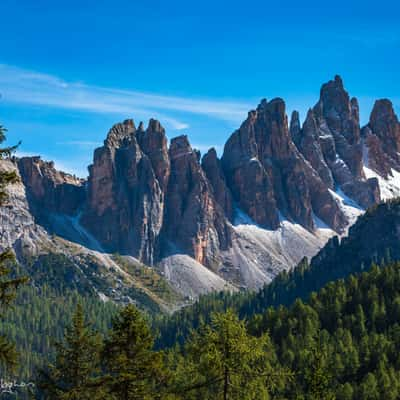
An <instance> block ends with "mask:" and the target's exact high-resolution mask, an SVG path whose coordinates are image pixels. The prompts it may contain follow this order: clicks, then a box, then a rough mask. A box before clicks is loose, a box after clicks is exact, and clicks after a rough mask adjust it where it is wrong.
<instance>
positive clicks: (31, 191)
mask: <svg viewBox="0 0 400 400" xmlns="http://www.w3.org/2000/svg"><path fill="white" fill-rule="evenodd" d="M18 168H19V171H20V174H21V178H22V181H23V183H24V185H25V187H26V191H27V197H28V199H29V201H30V206H31V207H32V208H33V212H34V214H35V215H36V216H37V217H39V219H40V218H46V215H48V214H49V213H58V214H67V215H72V214H75V213H76V212H77V211H78V210H79V208H81V207H82V206H83V205H84V204H85V197H86V196H85V188H84V180H82V179H79V178H77V177H75V176H73V175H70V174H66V173H64V172H61V171H58V170H56V169H55V167H54V163H53V162H46V161H43V160H42V159H41V158H40V157H23V158H20V159H19V160H18Z"/></svg>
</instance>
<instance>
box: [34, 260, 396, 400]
mask: <svg viewBox="0 0 400 400" xmlns="http://www.w3.org/2000/svg"><path fill="white" fill-rule="evenodd" d="M84 320H85V318H84V315H83V311H82V308H81V307H78V309H77V312H76V313H75V317H74V318H73V323H72V325H71V327H70V328H69V329H68V331H67V332H66V335H65V338H64V341H63V342H62V343H61V344H59V345H58V346H57V347H56V359H55V362H54V363H51V364H49V365H48V366H47V367H45V368H44V369H43V368H42V369H41V370H40V371H39V374H38V378H37V388H38V390H39V392H40V393H38V394H37V397H38V398H43V399H52V400H57V399H89V398H91V399H96V398H97V399H105V400H106V399H127V400H129V399H149V400H150V399H168V400H172V399H173V400H177V399H179V400H183V399H185V400H186V399H187V400H195V399H196V400H197V399H199V400H200V399H216V400H218V399H224V400H225V399H241V400H242V399H244V400H251V399H254V400H255V399H304V400H305V399H337V400H356V399H365V400H377V399H388V400H395V399H398V398H399V397H400V352H399V350H400V263H392V264H390V265H388V266H386V267H384V268H378V267H376V266H373V267H372V268H371V269H370V270H369V271H368V272H363V273H361V274H360V275H358V276H353V275H352V276H350V277H349V278H348V279H347V280H338V281H336V282H333V283H329V284H328V285H327V286H325V287H324V288H323V289H321V290H320V291H319V292H318V293H313V294H312V295H311V297H310V299H309V302H308V303H304V302H303V301H302V300H300V299H298V300H296V301H295V303H294V304H293V305H292V306H290V307H289V308H288V307H285V306H279V307H278V308H273V307H271V308H268V309H266V310H264V312H263V313H261V314H257V315H255V316H254V317H253V318H251V319H250V320H247V321H245V320H240V319H239V317H238V315H237V314H236V313H235V312H233V311H231V310H228V311H227V312H224V313H214V314H213V315H212V317H211V320H210V323H208V324H206V323H200V326H199V328H198V329H197V330H195V331H192V332H191V333H190V335H189V337H188V338H187V340H186V341H185V343H184V344H183V345H181V346H178V345H177V346H175V347H174V348H172V349H169V350H164V351H159V350H155V349H154V336H153V335H152V333H151V330H150V328H149V326H148V324H147V322H146V320H145V318H144V317H143V315H142V314H141V313H140V312H139V311H138V310H137V309H136V308H135V307H134V306H132V305H130V306H127V307H126V308H124V309H122V310H121V311H120V312H119V313H118V314H117V316H116V317H115V318H114V320H113V323H112V327H111V329H110V330H109V331H108V333H107V334H106V335H105V336H104V337H101V336H100V335H98V334H96V333H95V332H94V331H93V330H92V328H91V327H90V326H89V325H88V324H87V323H85V321H84Z"/></svg>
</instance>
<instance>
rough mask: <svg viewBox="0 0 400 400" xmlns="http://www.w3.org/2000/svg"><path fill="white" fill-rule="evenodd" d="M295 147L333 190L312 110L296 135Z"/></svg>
mask: <svg viewBox="0 0 400 400" xmlns="http://www.w3.org/2000/svg"><path fill="white" fill-rule="evenodd" d="M297 136H298V139H297V142H295V143H296V145H297V148H298V149H299V150H300V152H301V153H302V154H303V156H304V157H305V159H306V160H308V161H309V163H310V164H311V166H312V167H313V168H314V169H315V171H316V172H317V173H318V175H319V176H320V178H321V179H322V181H323V182H324V183H325V184H326V185H327V186H328V187H329V188H331V189H333V188H334V180H333V176H332V172H331V170H330V169H329V167H328V165H327V164H326V162H325V159H324V156H323V153H322V149H321V145H320V143H319V127H318V124H317V121H316V119H315V117H314V113H313V111H312V110H309V111H308V114H307V118H306V120H305V122H304V125H303V129H302V131H301V132H299V133H298V135H297Z"/></svg>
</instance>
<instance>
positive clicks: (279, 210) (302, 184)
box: [222, 99, 346, 232]
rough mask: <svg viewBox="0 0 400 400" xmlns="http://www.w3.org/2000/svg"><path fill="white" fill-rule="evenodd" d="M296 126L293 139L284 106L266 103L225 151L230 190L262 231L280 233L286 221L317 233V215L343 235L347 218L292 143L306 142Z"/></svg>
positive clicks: (294, 124)
mask: <svg viewBox="0 0 400 400" xmlns="http://www.w3.org/2000/svg"><path fill="white" fill-rule="evenodd" d="M295 119H296V117H295ZM297 125H298V123H297V122H296V123H292V129H291V131H292V132H291V135H290V134H289V128H288V122H287V116H286V113H285V103H284V102H283V100H282V99H274V100H272V101H270V102H267V101H266V100H263V101H262V102H261V104H260V105H259V106H258V107H257V109H256V110H255V111H251V112H250V113H249V116H248V118H247V120H246V121H245V122H244V123H243V124H242V126H241V127H240V129H239V130H238V131H236V132H235V133H234V134H233V135H232V136H231V137H230V138H229V139H228V142H227V143H226V145H225V149H224V154H223V157H222V163H223V167H224V171H225V173H226V176H227V181H228V183H229V186H230V187H231V190H232V193H233V195H234V197H235V200H236V201H237V203H238V205H239V207H240V208H242V209H243V210H244V211H245V212H246V213H247V214H248V215H249V216H250V217H251V218H252V219H253V220H254V221H255V222H256V223H258V224H259V225H261V226H263V227H266V228H269V229H277V228H278V227H279V225H280V218H282V217H285V218H288V219H289V220H291V221H293V222H296V223H299V224H300V225H302V226H304V227H306V228H308V229H309V230H313V229H314V228H315V221H314V217H313V216H314V215H316V216H318V217H319V218H320V219H321V220H322V221H324V222H325V223H326V224H328V225H329V226H331V227H332V228H333V229H334V230H336V231H338V232H340V231H341V230H342V229H343V228H344V226H345V225H346V218H345V216H344V215H343V213H342V212H341V210H340V208H339V207H338V205H337V204H336V202H335V200H334V198H333V197H332V195H331V194H330V192H329V190H328V189H329V186H327V185H326V184H324V182H323V181H322V180H321V178H320V177H319V176H318V174H317V173H316V172H315V170H314V169H313V168H312V163H311V165H310V164H309V163H307V162H306V160H305V159H304V157H303V156H302V155H301V154H300V152H299V150H298V149H297V148H296V146H295V144H294V143H293V141H292V140H291V136H292V137H293V136H298V137H299V136H301V137H299V140H300V141H302V140H303V136H304V135H303V134H302V133H300V132H297V133H296V132H294V129H295V126H297ZM297 129H298V128H297ZM310 144H311V145H312V143H310Z"/></svg>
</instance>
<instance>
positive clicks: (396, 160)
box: [362, 99, 400, 178]
mask: <svg viewBox="0 0 400 400" xmlns="http://www.w3.org/2000/svg"><path fill="white" fill-rule="evenodd" d="M362 136H363V138H364V143H365V146H366V151H367V160H366V161H367V162H368V166H369V167H371V168H372V169H373V170H374V171H377V172H378V173H379V174H380V175H382V176H383V177H385V178H388V177H389V176H391V175H392V172H391V170H392V168H393V169H395V170H397V171H400V123H399V120H398V118H397V115H396V114H395V112H394V109H393V105H392V103H391V101H390V100H387V99H382V100H377V101H376V102H375V104H374V108H373V110H372V112H371V116H370V120H369V123H368V125H367V126H365V127H364V128H363V129H362Z"/></svg>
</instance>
